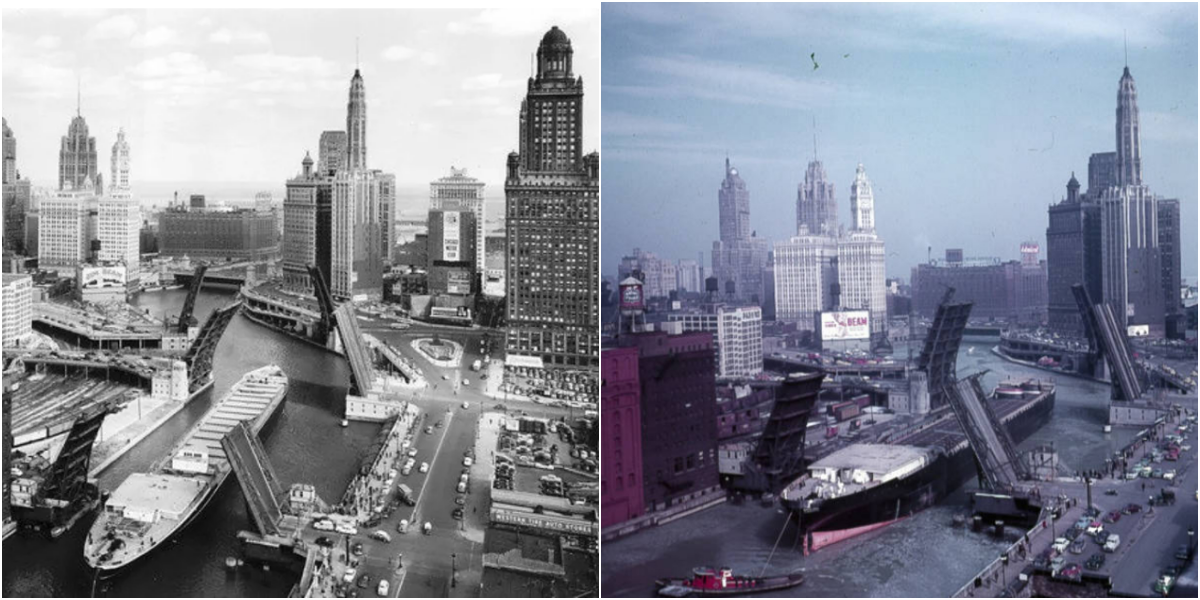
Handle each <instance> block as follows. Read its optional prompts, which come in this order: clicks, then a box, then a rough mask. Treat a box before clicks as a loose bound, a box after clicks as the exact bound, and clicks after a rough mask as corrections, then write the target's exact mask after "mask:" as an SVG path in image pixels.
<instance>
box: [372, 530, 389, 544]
mask: <svg viewBox="0 0 1200 600" xmlns="http://www.w3.org/2000/svg"><path fill="white" fill-rule="evenodd" d="M371 537H373V538H375V539H377V540H379V541H381V542H387V543H389V544H390V543H392V536H390V535H388V532H386V531H384V530H382V529H380V530H378V531H376V532H375V533H372V534H371Z"/></svg>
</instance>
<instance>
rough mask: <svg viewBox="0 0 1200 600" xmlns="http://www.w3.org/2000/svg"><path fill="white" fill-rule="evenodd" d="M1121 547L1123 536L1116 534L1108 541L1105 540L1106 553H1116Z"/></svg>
mask: <svg viewBox="0 0 1200 600" xmlns="http://www.w3.org/2000/svg"><path fill="white" fill-rule="evenodd" d="M1120 545H1121V536H1119V535H1117V534H1115V533H1114V534H1112V535H1110V536H1108V539H1107V540H1104V551H1105V552H1116V551H1117V547H1118V546H1120Z"/></svg>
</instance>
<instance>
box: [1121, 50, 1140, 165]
mask: <svg viewBox="0 0 1200 600" xmlns="http://www.w3.org/2000/svg"><path fill="white" fill-rule="evenodd" d="M1116 160H1117V185H1122V186H1124V185H1142V140H1141V132H1140V131H1139V130H1138V107H1137V87H1136V86H1135V85H1134V83H1133V75H1130V74H1129V65H1125V73H1123V74H1122V75H1121V82H1120V83H1119V84H1118V90H1117V157H1116Z"/></svg>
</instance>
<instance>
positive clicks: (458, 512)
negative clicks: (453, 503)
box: [450, 508, 463, 521]
mask: <svg viewBox="0 0 1200 600" xmlns="http://www.w3.org/2000/svg"><path fill="white" fill-rule="evenodd" d="M450 515H451V516H453V517H454V518H455V519H457V520H459V521H461V520H462V519H463V509H461V508H455V509H454V512H452V513H450Z"/></svg>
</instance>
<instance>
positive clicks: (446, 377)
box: [442, 373, 450, 381]
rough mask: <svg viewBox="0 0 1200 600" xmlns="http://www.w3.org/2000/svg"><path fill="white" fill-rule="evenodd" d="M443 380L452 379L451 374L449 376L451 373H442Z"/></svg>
mask: <svg viewBox="0 0 1200 600" xmlns="http://www.w3.org/2000/svg"><path fill="white" fill-rule="evenodd" d="M442 380H443V381H450V376H449V375H446V374H445V373H442Z"/></svg>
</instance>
